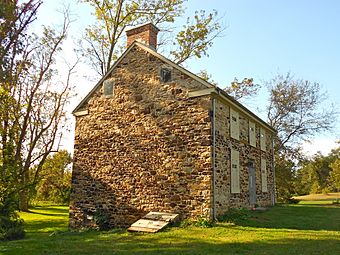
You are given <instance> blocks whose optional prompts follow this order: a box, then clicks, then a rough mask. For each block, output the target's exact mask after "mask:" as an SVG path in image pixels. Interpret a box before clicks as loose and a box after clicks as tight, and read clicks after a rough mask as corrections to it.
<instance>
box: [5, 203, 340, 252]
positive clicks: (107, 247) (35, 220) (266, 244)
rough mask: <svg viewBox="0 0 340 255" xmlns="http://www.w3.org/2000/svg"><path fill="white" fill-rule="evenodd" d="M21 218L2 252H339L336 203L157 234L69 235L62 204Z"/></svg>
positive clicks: (339, 213) (290, 207) (339, 222)
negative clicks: (21, 228)
mask: <svg viewBox="0 0 340 255" xmlns="http://www.w3.org/2000/svg"><path fill="white" fill-rule="evenodd" d="M21 216H22V217H23V218H24V219H25V226H26V230H27V235H26V238H25V239H23V240H19V241H10V242H0V254H13V255H14V254H15V255H20V254H25V255H26V254H29V255H30V254H147V255H148V254H176V255H179V254H252V255H255V254H275V255H279V254H308V255H312V254H317V255H320V254H323V255H325V254H340V232H339V231H340V207H339V205H330V204H328V205H327V204H320V205H318V204H306V203H305V204H298V205H278V206H276V207H274V208H271V209H270V210H268V211H265V212H250V213H249V214H248V217H247V218H245V219H242V217H239V220H237V221H236V223H235V224H232V223H217V224H216V225H215V226H214V227H212V228H199V227H187V228H180V227H172V228H168V229H166V230H165V231H163V232H160V233H156V234H146V233H128V232H127V231H126V230H122V229H114V230H112V231H108V232H97V231H85V232H70V231H68V230H67V221H68V218H67V217H68V208H67V207H64V206H48V207H46V206H45V207H35V208H33V209H32V210H31V212H30V213H22V214H21Z"/></svg>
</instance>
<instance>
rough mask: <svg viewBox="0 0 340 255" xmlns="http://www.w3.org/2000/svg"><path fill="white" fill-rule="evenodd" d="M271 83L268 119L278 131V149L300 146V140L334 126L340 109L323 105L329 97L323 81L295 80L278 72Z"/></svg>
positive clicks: (268, 84) (289, 75) (269, 84)
mask: <svg viewBox="0 0 340 255" xmlns="http://www.w3.org/2000/svg"><path fill="white" fill-rule="evenodd" d="M267 86H268V89H269V92H270V98H269V106H268V109H267V112H268V114H267V116H268V122H269V124H270V125H271V126H273V127H274V128H275V129H276V130H277V132H278V139H277V149H278V150H281V149H290V148H296V144H298V143H299V142H301V141H305V140H306V139H308V138H310V137H311V136H313V135H315V134H318V133H320V132H324V131H329V130H331V129H332V127H333V123H334V119H335V117H336V115H337V112H336V111H335V110H334V109H335V108H333V107H330V108H329V109H322V108H321V104H322V103H323V102H324V101H325V100H326V98H327V97H326V95H325V94H324V93H322V92H321V87H320V84H319V83H316V82H311V81H308V80H302V79H294V77H293V76H292V75H291V74H290V73H287V74H286V75H285V76H284V75H277V76H276V77H274V78H273V79H272V80H271V81H270V82H268V83H267Z"/></svg>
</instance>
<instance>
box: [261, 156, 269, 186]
mask: <svg viewBox="0 0 340 255" xmlns="http://www.w3.org/2000/svg"><path fill="white" fill-rule="evenodd" d="M261 183H262V192H268V187H267V160H265V159H264V158H261Z"/></svg>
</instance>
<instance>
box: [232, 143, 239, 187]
mask: <svg viewBox="0 0 340 255" xmlns="http://www.w3.org/2000/svg"><path fill="white" fill-rule="evenodd" d="M231 193H240V153H239V152H238V151H236V150H233V149H232V150H231Z"/></svg>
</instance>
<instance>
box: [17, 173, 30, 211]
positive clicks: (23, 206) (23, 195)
mask: <svg viewBox="0 0 340 255" xmlns="http://www.w3.org/2000/svg"><path fill="white" fill-rule="evenodd" d="M28 182H29V173H28V171H27V170H26V171H24V173H23V175H22V183H21V185H22V188H23V189H22V190H21V191H20V193H19V209H20V211H23V212H28V200H29V197H28V195H29V190H28V185H27V184H28Z"/></svg>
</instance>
